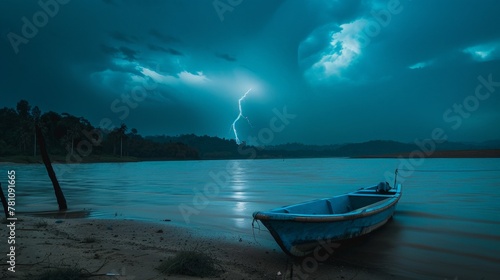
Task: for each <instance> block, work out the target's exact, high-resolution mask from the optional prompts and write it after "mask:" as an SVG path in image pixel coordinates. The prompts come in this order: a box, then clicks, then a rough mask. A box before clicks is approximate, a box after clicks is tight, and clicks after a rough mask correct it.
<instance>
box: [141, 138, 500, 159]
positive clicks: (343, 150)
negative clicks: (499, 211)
mask: <svg viewBox="0 0 500 280" xmlns="http://www.w3.org/2000/svg"><path fill="white" fill-rule="evenodd" d="M146 139H147V140H150V141H153V142H159V143H184V144H185V145H187V146H189V147H192V148H194V149H195V150H196V151H197V153H198V154H199V156H200V158H201V159H223V158H242V159H245V158H249V153H245V154H242V153H240V152H239V151H238V145H237V144H236V142H235V141H234V140H232V139H221V138H218V137H212V136H196V135H194V134H187V135H180V136H165V135H161V136H148V137H146ZM242 149H244V150H246V151H248V150H252V149H253V150H254V151H255V155H256V158H321V157H361V158H362V157H398V156H403V157H407V156H408V155H409V154H410V153H411V152H413V151H419V150H421V148H420V147H418V146H417V145H416V144H415V143H401V142H396V141H390V140H373V141H368V142H362V143H348V144H342V145H305V144H302V143H287V144H280V145H275V146H266V147H252V146H245V147H243V148H242ZM496 150H500V141H498V142H497V141H489V142H484V143H458V142H445V143H441V144H436V151H435V152H433V153H432V155H430V156H431V157H497V156H498V155H499V154H500V153H499V152H496Z"/></svg>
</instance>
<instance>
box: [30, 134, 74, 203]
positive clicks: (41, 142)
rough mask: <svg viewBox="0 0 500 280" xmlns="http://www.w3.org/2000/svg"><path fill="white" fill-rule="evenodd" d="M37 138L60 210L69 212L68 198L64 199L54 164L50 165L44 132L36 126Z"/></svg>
mask: <svg viewBox="0 0 500 280" xmlns="http://www.w3.org/2000/svg"><path fill="white" fill-rule="evenodd" d="M36 138H37V141H38V146H40V154H41V155H42V160H43V164H45V168H47V173H49V177H50V180H51V181H52V185H53V186H54V192H55V193H56V199H57V204H59V210H67V209H68V205H66V198H64V194H63V192H62V190H61V186H59V182H58V181H57V177H56V173H55V172H54V169H53V168H52V164H51V163H50V158H49V154H48V153H47V148H46V147H45V139H44V138H43V135H42V130H41V129H40V127H39V126H38V124H37V125H36Z"/></svg>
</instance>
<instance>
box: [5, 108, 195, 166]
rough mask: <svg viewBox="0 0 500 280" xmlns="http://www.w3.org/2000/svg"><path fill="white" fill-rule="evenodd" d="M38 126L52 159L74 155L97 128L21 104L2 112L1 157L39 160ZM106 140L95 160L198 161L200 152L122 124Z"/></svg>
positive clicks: (96, 150) (105, 133) (97, 149)
mask: <svg viewBox="0 0 500 280" xmlns="http://www.w3.org/2000/svg"><path fill="white" fill-rule="evenodd" d="M36 125H38V126H39V127H40V129H41V131H42V135H43V138H44V139H45V142H46V146H47V150H48V152H49V153H50V154H51V155H60V156H67V155H74V154H76V153H78V151H77V149H76V148H77V145H78V143H80V142H81V141H84V140H86V136H85V135H84V132H85V131H93V130H95V129H96V128H95V127H94V126H93V125H92V124H91V123H90V122H89V121H88V120H87V119H86V118H84V117H77V116H74V115H71V114H69V113H62V114H59V113H56V112H53V111H49V112H44V113H42V112H41V110H40V109H39V107H38V106H31V105H30V104H29V102H28V101H26V100H20V101H19V102H18V103H17V105H16V108H8V107H4V108H2V109H0V156H17V155H23V156H38V155H39V151H37V140H36V133H35V126H36ZM100 131H101V133H102V136H103V139H102V141H101V142H100V143H99V144H98V145H97V146H95V147H93V149H92V155H94V156H115V157H124V156H128V157H137V158H140V159H159V158H161V159H197V158H199V154H198V151H197V150H196V149H195V148H193V147H190V146H188V145H186V144H184V143H181V142H172V141H171V142H163V143H159V142H155V141H153V140H150V139H146V138H144V137H143V136H141V135H140V134H139V133H138V131H137V129H135V128H132V129H130V130H129V129H128V127H127V125H126V124H124V123H122V124H121V125H120V126H119V127H116V128H114V129H111V130H102V129H100Z"/></svg>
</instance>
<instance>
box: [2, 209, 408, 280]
mask: <svg viewBox="0 0 500 280" xmlns="http://www.w3.org/2000/svg"><path fill="white" fill-rule="evenodd" d="M19 219H20V220H18V221H17V223H16V230H15V234H16V237H15V238H16V244H15V246H16V251H15V254H16V266H15V271H16V272H15V273H12V272H10V271H8V270H7V268H8V267H9V265H8V264H6V261H7V258H8V257H7V256H6V254H5V252H9V247H8V246H10V245H7V238H6V236H7V234H8V233H7V234H2V236H5V240H4V241H3V242H2V243H1V244H2V252H4V253H3V254H2V256H3V257H2V258H3V259H4V260H3V261H2V272H1V273H0V278H2V279H23V277H25V276H30V279H34V278H33V276H34V275H37V274H40V272H42V271H43V270H44V269H47V268H49V267H71V266H73V267H75V266H78V267H80V268H84V269H86V270H87V271H88V272H90V273H92V274H93V275H95V276H93V277H92V278H91V279H197V278H195V277H189V276H181V275H165V274H162V273H160V272H159V271H158V270H157V269H156V268H157V267H158V266H159V265H160V264H161V263H162V262H163V261H165V260H167V259H168V258H169V257H172V256H174V255H175V254H176V253H177V252H179V251H181V250H193V249H195V250H200V251H202V252H206V253H208V254H210V255H211V256H213V257H214V258H216V259H217V260H218V261H219V262H220V264H221V267H222V269H223V270H224V272H223V273H222V274H221V275H220V276H218V277H217V278H204V279H357V280H362V279H375V280H376V279H403V278H400V277H396V276H393V275H388V274H384V273H382V272H379V271H373V270H368V269H365V268H360V267H355V266H352V265H345V264H339V263H336V262H335V261H327V262H326V263H322V264H314V263H313V264H312V266H311V267H307V266H306V265H307V264H305V262H304V260H295V261H292V260H291V259H290V258H288V257H287V256H286V255H285V254H284V253H283V252H282V251H281V250H279V249H278V250H269V249H268V248H264V247H263V246H259V244H257V243H256V242H255V240H253V238H245V237H239V236H237V235H235V236H234V237H228V236H227V235H220V236H218V235H217V234H216V233H211V234H210V236H211V237H206V235H205V237H201V235H200V234H197V233H196V232H194V231H193V230H190V229H188V228H182V227H177V226H174V225H172V224H170V223H169V222H164V223H149V222H139V221H130V220H119V219H116V220H115V219H113V220H100V219H61V220H57V219H48V218H39V217H30V216H23V217H19ZM2 228H4V229H5V228H6V226H5V225H2ZM4 229H2V232H6V231H5V230H4ZM292 267H293V277H291V275H290V274H291V272H292ZM108 273H113V274H116V275H115V276H106V275H102V276H98V275H99V274H108Z"/></svg>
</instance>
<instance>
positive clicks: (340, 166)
mask: <svg viewBox="0 0 500 280" xmlns="http://www.w3.org/2000/svg"><path fill="white" fill-rule="evenodd" d="M397 165H398V160H397V159H338V158H337V159H287V160H231V161H225V160H221V161H179V162H139V163H101V164H79V165H74V166H72V172H71V173H66V174H64V176H60V178H59V181H60V184H61V186H62V188H63V190H64V193H65V196H66V200H67V201H68V205H69V207H70V208H72V209H75V210H77V209H82V208H86V209H89V208H91V209H92V210H93V211H92V215H93V216H94V217H98V218H114V217H115V215H118V217H119V218H133V219H145V220H151V221H161V220H164V219H171V220H172V222H174V223H177V224H179V225H186V223H185V220H184V218H183V216H182V214H181V212H180V211H179V206H180V205H184V206H186V207H192V208H191V209H196V210H198V209H197V208H196V207H197V206H198V207H199V208H202V209H199V213H198V214H196V215H191V216H189V221H190V223H189V224H188V226H193V227H196V228H200V229H201V230H203V231H205V230H206V231H208V230H212V231H214V230H216V231H217V232H227V233H236V234H239V235H252V229H251V222H252V219H251V215H252V213H253V212H254V211H258V210H267V209H271V208H275V207H278V206H283V205H287V204H292V203H297V202H302V201H306V200H311V199H316V198H322V197H329V196H333V195H337V194H342V193H345V192H348V191H352V190H355V189H357V188H359V187H364V186H368V185H372V184H376V183H378V182H379V181H384V180H385V178H384V173H385V172H387V171H389V172H392V171H393V170H394V168H395V167H396V166H397ZM0 168H2V169H5V170H8V169H14V170H16V175H17V202H18V204H19V208H18V210H19V211H24V212H28V211H38V210H55V209H56V208H57V203H56V200H55V197H54V192H53V189H52V186H51V183H50V180H49V179H48V176H47V174H46V171H45V169H44V166H43V165H14V164H2V165H0ZM418 168H419V169H426V170H445V169H446V170H450V169H458V170H464V169H467V170H471V169H474V170H486V169H488V170H491V169H500V159H426V160H425V162H424V164H423V165H422V166H420V167H418ZM216 182H218V183H221V184H223V186H222V187H221V188H214V185H213V184H214V183H216ZM391 183H392V182H391ZM208 184H212V185H210V186H211V187H209V185H208ZM207 190H208V191H209V193H208V194H213V193H214V192H217V194H216V195H211V196H208V199H206V198H205V197H204V196H200V194H202V193H203V192H204V191H207ZM197 198H198V199H197ZM200 198H205V200H203V199H200ZM499 199H500V172H443V173H440V172H433V173H425V172H415V173H413V174H411V176H410V177H408V178H406V180H405V181H404V185H403V197H402V199H401V200H400V202H399V204H398V208H397V211H396V216H395V217H394V219H393V220H392V221H391V222H390V223H389V224H387V226H385V227H383V228H382V229H380V230H379V231H377V232H375V233H374V234H372V235H371V236H369V238H366V239H364V240H363V241H362V244H361V245H359V246H354V247H353V248H349V250H345V251H342V250H341V251H342V252H340V253H339V255H338V256H337V257H338V258H340V259H342V260H345V261H351V262H354V263H357V264H361V265H367V266H375V267H378V268H381V269H383V270H386V271H389V272H392V273H396V274H402V275H407V276H411V277H415V278H431V279H444V278H448V279H453V278H454V277H458V278H459V279H469V278H472V279H481V277H484V279H496V278H494V277H496V276H497V275H500V265H499V264H500V207H499V206H498V201H499ZM204 203H208V204H207V205H206V206H205V207H201V206H200V205H204ZM256 237H257V239H259V240H264V241H266V242H263V243H262V244H263V246H273V248H278V247H277V245H276V244H274V242H270V241H271V240H272V238H271V237H270V235H269V233H267V232H265V231H262V232H260V233H258V234H257V235H256ZM252 239H253V237H252ZM267 241H269V242H267Z"/></svg>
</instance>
